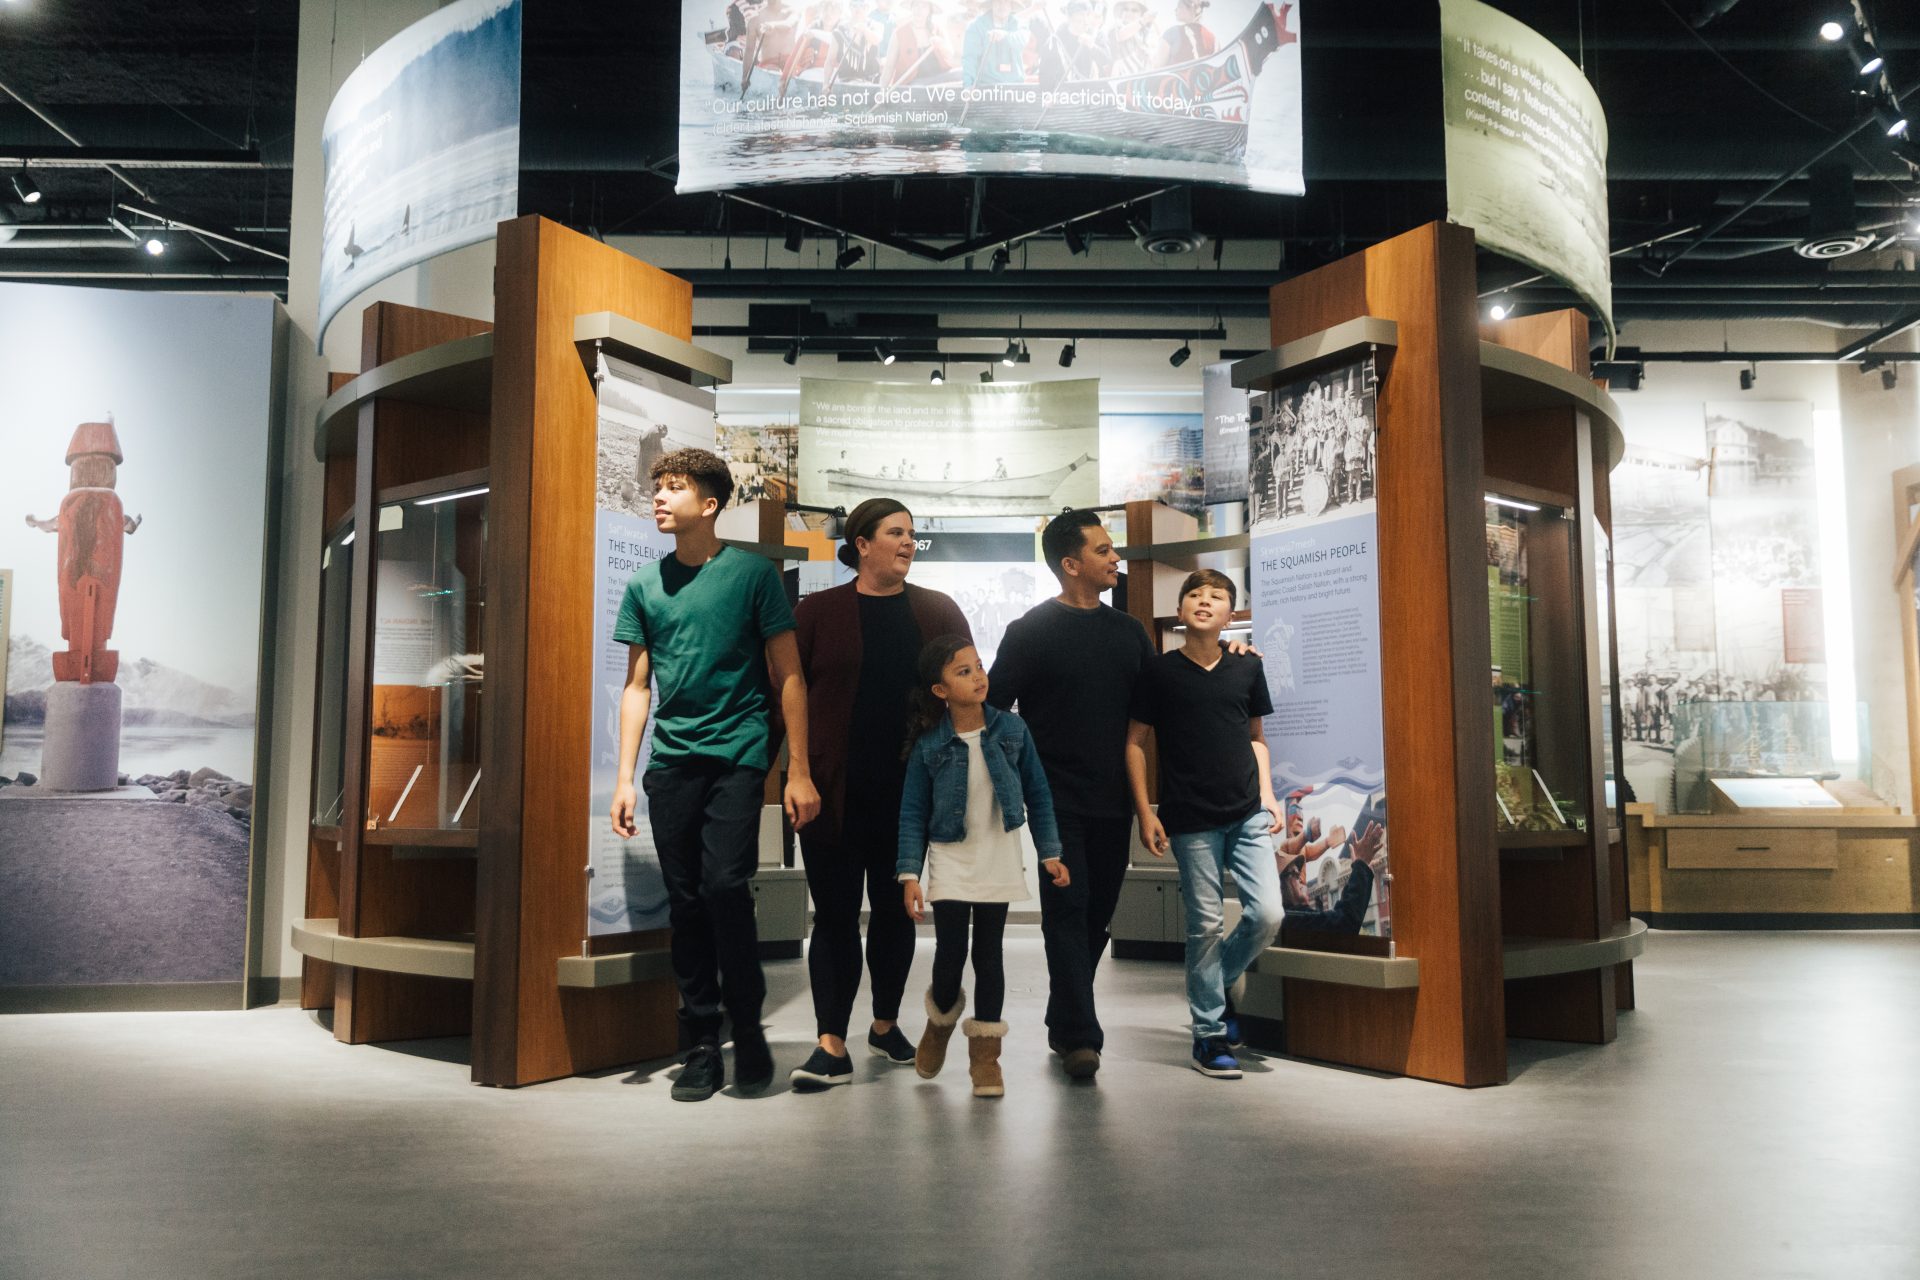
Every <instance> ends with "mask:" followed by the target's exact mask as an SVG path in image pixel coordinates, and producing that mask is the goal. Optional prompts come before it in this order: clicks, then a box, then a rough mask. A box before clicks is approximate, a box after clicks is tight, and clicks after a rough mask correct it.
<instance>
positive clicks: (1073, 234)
mask: <svg viewBox="0 0 1920 1280" xmlns="http://www.w3.org/2000/svg"><path fill="white" fill-rule="evenodd" d="M1060 234H1061V236H1062V238H1064V239H1065V240H1066V242H1067V252H1068V253H1070V254H1072V255H1073V256H1074V257H1076V258H1077V257H1079V256H1080V255H1081V254H1083V253H1085V252H1086V251H1087V238H1086V237H1085V236H1083V235H1081V234H1080V233H1079V232H1078V231H1077V230H1075V229H1074V227H1073V226H1072V225H1071V224H1069V225H1067V226H1066V227H1063V228H1062V229H1061V232H1060Z"/></svg>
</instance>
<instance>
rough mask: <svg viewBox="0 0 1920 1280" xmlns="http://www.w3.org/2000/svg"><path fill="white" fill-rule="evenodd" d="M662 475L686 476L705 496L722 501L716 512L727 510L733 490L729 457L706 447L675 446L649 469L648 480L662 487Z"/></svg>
mask: <svg viewBox="0 0 1920 1280" xmlns="http://www.w3.org/2000/svg"><path fill="white" fill-rule="evenodd" d="M661 476H685V477H686V480H687V483H688V484H690V485H692V486H693V487H694V488H695V489H697V490H698V491H699V493H700V496H701V497H703V498H712V499H713V500H714V501H715V502H717V503H719V504H720V505H719V506H718V507H715V508H714V510H715V511H723V510H725V509H726V505H727V495H728V494H730V493H732V492H733V472H731V471H729V470H727V463H726V460H725V459H724V458H722V457H720V455H718V454H715V453H708V452H707V451H706V450H705V449H675V450H674V451H673V452H672V453H663V454H661V455H660V456H659V457H658V458H656V459H655V460H654V463H653V466H652V467H650V468H648V470H647V479H649V480H651V481H653V483H654V484H655V485H656V486H658V485H659V483H660V477H661Z"/></svg>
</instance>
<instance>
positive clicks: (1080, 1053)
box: [1060, 1046, 1100, 1080]
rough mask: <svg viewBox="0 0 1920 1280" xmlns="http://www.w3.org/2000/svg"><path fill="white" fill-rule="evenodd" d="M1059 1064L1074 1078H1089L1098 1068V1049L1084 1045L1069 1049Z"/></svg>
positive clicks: (1091, 1077)
mask: <svg viewBox="0 0 1920 1280" xmlns="http://www.w3.org/2000/svg"><path fill="white" fill-rule="evenodd" d="M1060 1066H1061V1068H1062V1069H1063V1070H1064V1071H1065V1072H1066V1073H1067V1075H1068V1076H1069V1077H1070V1078H1072V1079H1074V1080H1091V1079H1093V1077H1094V1076H1095V1074H1097V1073H1098V1072H1099V1070H1100V1051H1099V1050H1098V1049H1089V1048H1086V1047H1084V1046H1083V1047H1081V1048H1078V1049H1073V1050H1069V1051H1068V1052H1067V1053H1066V1054H1064V1055H1063V1060H1062V1061H1061V1063H1060Z"/></svg>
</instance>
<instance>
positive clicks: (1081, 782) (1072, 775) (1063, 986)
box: [987, 511, 1153, 1079]
mask: <svg viewBox="0 0 1920 1280" xmlns="http://www.w3.org/2000/svg"><path fill="white" fill-rule="evenodd" d="M1040 550H1041V554H1042V555H1044V556H1045V557H1046V561H1047V567H1048V568H1049V569H1051V570H1053V574H1054V577H1056V578H1058V579H1059V580H1060V594H1059V595H1058V596H1056V597H1055V598H1054V599H1052V600H1049V601H1047V602H1046V603H1045V604H1041V605H1036V606H1035V607H1034V608H1033V609H1031V610H1029V611H1028V612H1027V613H1026V615H1025V616H1023V617H1021V618H1020V619H1018V620H1017V621H1015V622H1014V623H1013V625H1012V626H1010V627H1008V628H1007V633H1006V637H1005V638H1004V639H1003V640H1002V641H1001V642H1000V652H999V655H998V657H997V658H996V659H995V661H994V664H993V670H992V671H991V672H990V673H989V676H988V687H989V690H990V692H989V693H988V695H987V701H988V702H990V703H992V704H993V705H994V706H996V707H998V708H1000V709H1001V710H1003V711H1005V710H1010V709H1012V708H1013V707H1014V706H1015V704H1016V703H1017V704H1018V709H1019V712H1020V717H1021V719H1023V720H1025V721H1026V723H1027V729H1028V731H1029V732H1030V733H1031V734H1032V735H1033V743H1034V746H1035V748H1036V749H1037V750H1038V751H1039V753H1040V763H1041V764H1042V766H1044V767H1045V769H1046V772H1047V783H1048V785H1049V787H1050V788H1051V789H1052V791H1053V808H1054V815H1055V817H1056V819H1057V820H1058V822H1059V827H1060V843H1061V845H1062V852H1061V861H1062V862H1064V863H1066V865H1067V870H1068V881H1067V884H1066V887H1064V888H1056V887H1055V886H1054V885H1053V884H1052V883H1051V882H1049V880H1048V879H1047V877H1045V876H1042V877H1041V878H1040V919H1041V933H1042V935H1043V936H1044V938H1045V940H1046V948H1047V975H1048V979H1049V982H1050V987H1051V991H1050V994H1049V996H1048V999H1047V1043H1048V1044H1049V1046H1051V1047H1052V1048H1053V1049H1054V1050H1055V1051H1056V1052H1057V1053H1059V1054H1061V1055H1062V1058H1063V1063H1064V1066H1065V1069H1066V1072H1067V1074H1068V1075H1070V1076H1073V1077H1074V1078H1076V1079H1085V1078H1087V1077H1089V1076H1091V1075H1093V1074H1094V1072H1096V1071H1098V1070H1099V1069H1100V1051H1101V1049H1102V1048H1103V1047H1104V1046H1105V1043H1106V1037H1105V1035H1104V1033H1103V1032H1102V1031H1101V1028H1100V1019H1099V1017H1098V1015H1097V1014H1096V1012H1095V1010H1094V1003H1093V974H1094V969H1095V968H1096V967H1097V966H1098V965H1099V963H1100V956H1101V953H1102V952H1103V951H1105V950H1106V946H1107V927H1108V926H1109V925H1110V924H1112V923H1113V911H1114V907H1115V906H1117V905H1118V904H1119V901H1120V886H1121V884H1122V882H1123V881H1124V880H1125V879H1126V874H1127V844H1128V841H1129V840H1130V839H1131V838H1132V833H1133V823H1132V817H1131V814H1132V808H1131V805H1130V802H1129V799H1128V794H1127V769H1126V742H1127V708H1128V704H1129V701H1130V700H1131V698H1132V695H1133V686H1134V681H1135V680H1136V679H1137V678H1138V676H1139V674H1140V672H1141V671H1142V670H1143V669H1144V668H1145V667H1146V665H1147V663H1148V662H1150V661H1152V659H1153V642H1152V641H1151V640H1149V639H1148V638H1147V633H1146V630H1145V628H1143V627H1142V626H1141V625H1140V624H1139V623H1138V622H1137V621H1135V620H1134V619H1133V618H1131V617H1129V616H1127V615H1126V614H1124V613H1122V612H1120V611H1119V610H1118V609H1115V608H1113V607H1112V606H1111V605H1107V604H1103V603H1101V600H1100V596H1101V594H1102V593H1104V592H1106V591H1109V590H1111V589H1112V588H1113V586H1114V584H1115V583H1117V582H1118V581H1119V577H1120V556H1119V553H1118V552H1117V551H1115V550H1114V546H1113V537H1112V535H1111V534H1109V533H1108V532H1107V530H1106V527H1105V526H1103V525H1102V524H1101V523H1100V517H1099V516H1097V515H1095V514H1094V513H1093V512H1091V511H1069V512H1066V513H1065V514H1063V515H1059V516H1056V517H1054V519H1053V521H1052V522H1051V523H1050V524H1048V525H1047V528H1046V531H1045V532H1044V533H1042V534H1041V536H1040Z"/></svg>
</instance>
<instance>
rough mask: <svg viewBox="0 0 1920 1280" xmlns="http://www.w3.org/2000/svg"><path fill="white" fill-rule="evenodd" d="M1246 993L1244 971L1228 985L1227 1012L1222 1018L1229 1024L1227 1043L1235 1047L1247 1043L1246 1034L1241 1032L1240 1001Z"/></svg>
mask: <svg viewBox="0 0 1920 1280" xmlns="http://www.w3.org/2000/svg"><path fill="white" fill-rule="evenodd" d="M1246 994H1247V975H1246V974H1244V973H1243V974H1241V975H1240V976H1239V977H1237V978H1235V979H1234V980H1233V981H1232V982H1231V983H1229V984H1228V986H1227V1013H1226V1017H1225V1018H1223V1019H1222V1021H1224V1022H1225V1023H1226V1024H1227V1043H1228V1044H1229V1045H1230V1046H1232V1047H1233V1048H1235V1049H1238V1048H1241V1047H1242V1046H1244V1045H1245V1044H1246V1043H1247V1038H1246V1036H1244V1035H1242V1034H1241V1033H1240V1001H1241V1000H1243V999H1245V998H1246Z"/></svg>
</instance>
